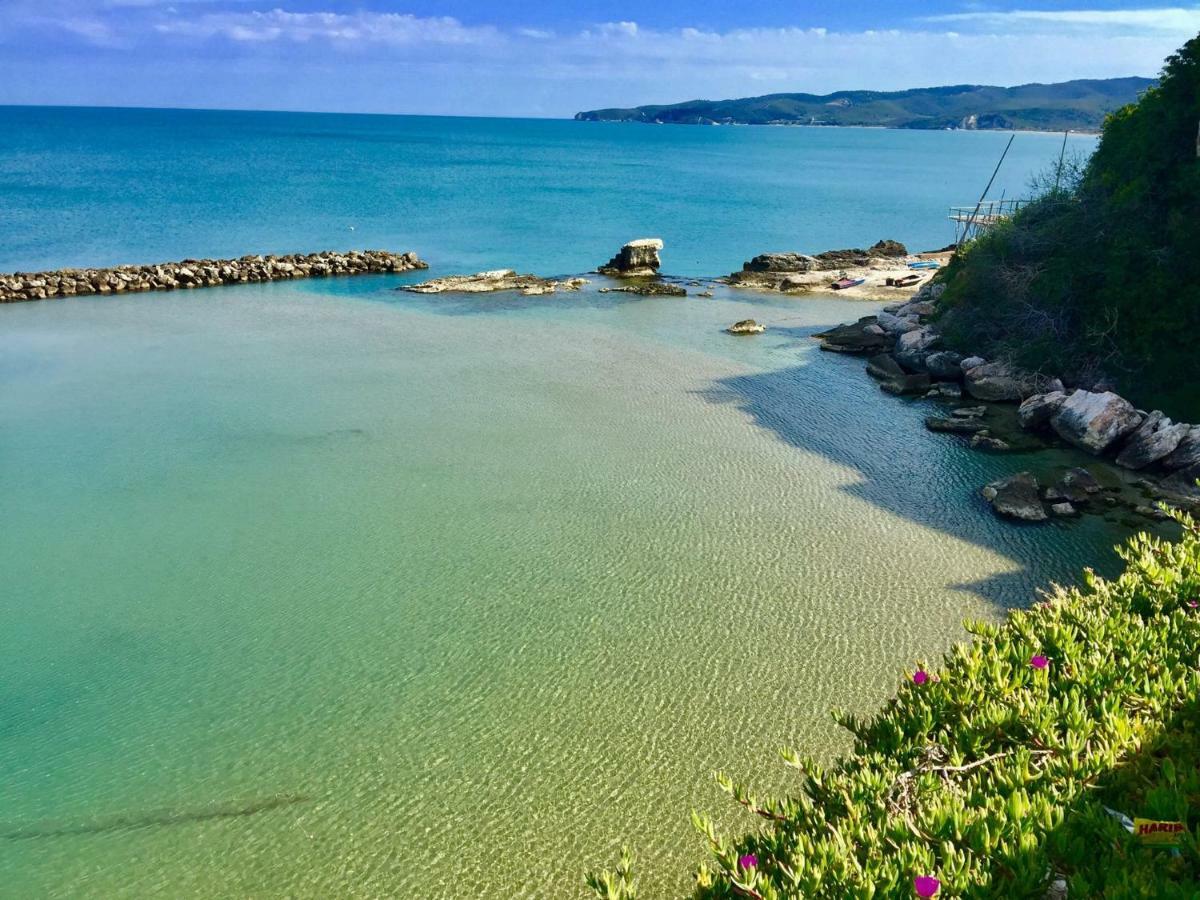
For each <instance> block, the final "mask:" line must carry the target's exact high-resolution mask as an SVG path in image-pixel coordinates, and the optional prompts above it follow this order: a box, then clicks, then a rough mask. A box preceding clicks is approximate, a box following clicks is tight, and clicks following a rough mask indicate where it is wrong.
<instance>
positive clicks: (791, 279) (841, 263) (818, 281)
mask: <svg viewBox="0 0 1200 900" xmlns="http://www.w3.org/2000/svg"><path fill="white" fill-rule="evenodd" d="M907 256H908V249H907V248H906V247H905V246H904V245H903V244H901V243H900V242H899V241H891V240H882V241H878V242H877V243H875V244H873V245H872V246H871V247H869V248H868V249H866V250H862V249H858V248H854V249H848V250H826V251H824V252H823V253H817V254H815V255H809V254H806V253H796V252H774V253H760V254H759V255H758V256H755V257H754V258H753V259H750V260H748V261H746V262H744V263H742V268H741V271H738V272H733V273H732V274H730V275H729V277H728V278H727V279H726V280H727V281H728V283H729V284H732V285H734V286H737V287H747V288H759V289H761V290H772V291H783V292H784V293H799V292H807V291H813V290H825V289H827V288H828V287H829V285H830V284H832V283H833V282H834V281H836V280H837V279H838V278H840V277H842V276H843V275H852V276H854V277H867V276H868V275H869V274H870V273H872V272H875V273H878V272H879V271H880V270H885V271H886V272H887V273H890V274H893V275H894V274H897V273H898V272H899V271H900V270H903V271H904V274H908V270H907V269H905V268H904V262H903V261H904V259H905V258H906V257H907ZM882 280H883V279H882V277H880V278H878V279H877V283H879V282H882ZM909 287H910V288H911V289H912V290H916V285H910V286H909ZM893 290H896V291H897V293H899V292H900V291H902V290H907V288H901V289H893Z"/></svg>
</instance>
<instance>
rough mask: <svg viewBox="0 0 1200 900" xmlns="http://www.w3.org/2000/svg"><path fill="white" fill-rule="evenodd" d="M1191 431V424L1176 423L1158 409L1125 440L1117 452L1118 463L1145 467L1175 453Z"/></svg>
mask: <svg viewBox="0 0 1200 900" xmlns="http://www.w3.org/2000/svg"><path fill="white" fill-rule="evenodd" d="M1189 431H1191V426H1190V425H1188V424H1186V423H1183V422H1181V423H1180V424H1178V425H1176V424H1174V423H1172V422H1171V420H1170V419H1168V418H1167V417H1166V416H1164V415H1163V413H1162V410H1159V409H1156V410H1154V412H1152V413H1150V415H1148V416H1146V419H1145V421H1144V422H1142V424H1141V426H1140V427H1139V428H1138V430H1137V431H1135V432H1134V433H1133V434H1132V435H1131V436H1130V437H1129V440H1128V441H1126V442H1125V446H1124V447H1123V448H1121V452H1120V453H1118V454H1117V465H1118V466H1124V467H1125V468H1126V469H1144V468H1146V466H1148V465H1150V464H1151V463H1156V462H1158V461H1159V460H1160V459H1162V458H1164V457H1166V456H1170V455H1171V454H1172V453H1174V452H1175V450H1176V448H1178V447H1179V445H1180V443H1182V442H1183V439H1184V438H1185V437H1187V435H1188V432H1189Z"/></svg>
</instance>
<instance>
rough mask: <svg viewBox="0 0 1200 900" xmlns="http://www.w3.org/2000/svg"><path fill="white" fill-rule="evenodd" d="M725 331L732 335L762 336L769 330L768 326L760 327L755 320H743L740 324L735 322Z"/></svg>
mask: <svg viewBox="0 0 1200 900" xmlns="http://www.w3.org/2000/svg"><path fill="white" fill-rule="evenodd" d="M725 330H726V331H728V332H729V333H730V334H762V333H763V332H764V331H766V330H767V326H766V325H760V324H759V323H758V322H755V321H754V320H753V319H742V321H740V322H734V323H733V324H732V325H730V326H729V327H728V328H726V329H725Z"/></svg>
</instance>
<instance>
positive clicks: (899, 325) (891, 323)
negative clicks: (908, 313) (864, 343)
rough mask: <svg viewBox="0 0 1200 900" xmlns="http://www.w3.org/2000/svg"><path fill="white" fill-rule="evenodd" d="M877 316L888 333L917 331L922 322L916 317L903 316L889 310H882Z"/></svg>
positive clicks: (898, 333) (899, 333) (896, 333)
mask: <svg viewBox="0 0 1200 900" xmlns="http://www.w3.org/2000/svg"><path fill="white" fill-rule="evenodd" d="M875 318H876V319H877V320H878V322H879V326H880V327H881V328H882V329H883V330H884V331H886V332H887V333H888V334H895V335H901V334H905V333H907V332H909V331H916V330H917V329H918V328H920V327H921V323H920V322H918V321H917V320H916V319H906V318H901V317H900V316H894V315H892V314H891V313H889V312H880V313H879V314H878V315H877V316H876V317H875Z"/></svg>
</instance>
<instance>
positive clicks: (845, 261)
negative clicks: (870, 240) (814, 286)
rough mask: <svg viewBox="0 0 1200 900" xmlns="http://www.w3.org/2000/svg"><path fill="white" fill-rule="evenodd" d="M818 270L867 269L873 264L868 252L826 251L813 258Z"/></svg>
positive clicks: (855, 250)
mask: <svg viewBox="0 0 1200 900" xmlns="http://www.w3.org/2000/svg"><path fill="white" fill-rule="evenodd" d="M813 261H814V263H815V265H816V268H818V269H821V270H822V271H826V272H828V271H830V270H832V269H865V268H866V267H867V266H869V265H870V264H871V258H870V257H869V256H868V255H867V251H866V250H857V249H854V250H826V251H825V252H824V253H818V254H817V255H816V256H814V257H813Z"/></svg>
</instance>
